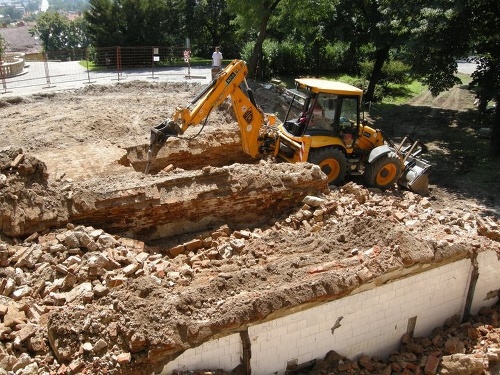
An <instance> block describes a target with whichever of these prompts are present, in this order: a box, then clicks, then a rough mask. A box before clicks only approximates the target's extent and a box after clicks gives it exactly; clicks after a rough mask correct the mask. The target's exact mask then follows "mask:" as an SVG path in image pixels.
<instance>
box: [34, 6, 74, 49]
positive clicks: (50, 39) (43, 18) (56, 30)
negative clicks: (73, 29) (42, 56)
mask: <svg viewBox="0 0 500 375" xmlns="http://www.w3.org/2000/svg"><path fill="white" fill-rule="evenodd" d="M69 27H70V22H69V20H68V19H66V18H65V17H63V16H61V15H60V14H59V13H55V12H45V13H41V14H40V16H39V17H38V18H37V22H36V25H35V26H34V27H33V28H31V29H30V30H29V32H30V34H31V36H35V35H37V36H38V37H39V38H40V40H41V41H42V44H43V48H44V49H45V51H55V50H61V49H65V48H68V30H69Z"/></svg>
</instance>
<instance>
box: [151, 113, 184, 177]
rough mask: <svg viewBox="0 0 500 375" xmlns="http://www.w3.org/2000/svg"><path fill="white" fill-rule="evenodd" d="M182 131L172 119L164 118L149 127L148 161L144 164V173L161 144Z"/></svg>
mask: <svg viewBox="0 0 500 375" xmlns="http://www.w3.org/2000/svg"><path fill="white" fill-rule="evenodd" d="M181 133H182V130H181V128H180V127H179V125H177V124H176V123H175V121H172V120H165V121H163V122H162V123H160V124H158V125H155V126H153V127H151V135H150V138H149V150H148V163H147V164H146V170H145V171H144V173H145V174H149V169H150V167H151V163H152V161H153V160H154V158H156V155H158V152H159V151H160V150H161V148H162V147H163V145H164V144H165V143H166V142H167V140H168V139H169V138H170V137H176V136H178V135H179V134H181Z"/></svg>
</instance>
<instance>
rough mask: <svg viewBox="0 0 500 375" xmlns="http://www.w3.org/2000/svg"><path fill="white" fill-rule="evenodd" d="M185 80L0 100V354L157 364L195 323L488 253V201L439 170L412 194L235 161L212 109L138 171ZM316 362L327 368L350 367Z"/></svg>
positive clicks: (229, 322)
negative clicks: (440, 178)
mask: <svg viewBox="0 0 500 375" xmlns="http://www.w3.org/2000/svg"><path fill="white" fill-rule="evenodd" d="M252 86H253V87H254V93H255V94H256V99H257V102H263V103H265V105H266V108H264V109H265V110H266V111H269V112H280V111H281V110H282V109H283V108H284V107H285V106H286V103H285V102H284V101H283V99H282V98H281V97H280V96H279V95H277V94H278V93H279V91H277V90H276V88H274V87H272V86H271V87H269V88H266V87H264V86H260V85H255V86H254V85H252ZM199 88H200V87H199V86H198V85H191V84H175V85H174V84H156V83H144V82H140V83H139V82H136V83H135V82H128V83H125V84H117V85H114V86H109V87H107V86H98V87H92V86H89V87H87V88H86V89H83V90H76V91H68V92H62V93H54V94H47V95H34V96H30V97H28V98H22V99H8V98H7V99H6V98H4V100H3V103H5V104H3V105H0V110H1V111H2V118H3V120H2V123H0V139H1V140H2V141H1V142H2V143H0V148H1V149H2V152H0V166H1V171H0V192H1V193H2V200H0V209H1V211H0V227H1V228H2V235H3V238H2V243H0V265H1V267H2V268H1V269H0V273H1V276H2V278H1V280H2V281H1V282H0V295H1V296H0V316H1V318H2V321H1V324H0V337H1V340H2V341H1V342H0V363H1V364H2V366H1V367H2V368H5V369H7V371H13V372H16V373H23V374H28V373H34V372H37V371H38V372H41V373H56V372H57V373H60V374H64V373H109V374H142V373H148V372H153V371H158V370H160V369H161V368H162V367H163V365H164V364H165V363H167V362H168V361H169V360H171V359H173V358H175V357H176V356H178V355H179V354H181V353H182V352H183V351H184V350H186V349H187V348H190V347H195V346H197V345H199V344H200V343H202V342H204V341H206V340H209V339H210V338H214V337H218V336H220V335H225V334H228V333H230V332H234V331H236V330H238V328H239V327H243V326H245V325H247V324H250V323H252V322H256V321H258V320H260V319H262V318H265V317H267V316H269V315H270V314H271V313H273V314H274V315H276V316H279V315H280V314H284V313H286V311H287V310H289V309H291V308H298V307H299V306H300V305H302V304H304V303H316V302H320V301H324V300H329V299H335V298H339V297H342V296H344V295H347V294H349V292H351V291H352V290H354V289H355V288H356V287H358V286H359V285H361V284H363V283H365V282H375V281H376V280H377V278H379V277H381V276H383V275H384V274H385V273H387V272H398V271H400V272H402V273H404V272H406V271H405V270H407V269H408V268H409V267H411V266H413V265H418V264H422V265H424V264H425V265H429V264H430V265H437V264H443V263H446V262H451V261H453V260H456V259H463V258H467V257H470V256H471V254H474V253H476V252H477V251H478V249H481V248H488V249H495V250H497V251H498V252H499V253H500V249H499V243H498V237H497V236H498V218H496V217H495V216H489V215H491V211H494V209H495V207H494V205H493V206H488V205H487V202H485V201H484V200H482V199H477V197H474V198H471V199H467V197H465V196H464V195H453V194H451V193H450V190H448V188H447V187H445V188H443V187H441V186H440V185H431V194H430V196H429V197H428V198H424V197H421V196H418V195H415V194H413V193H411V192H408V191H404V190H399V189H396V188H394V189H393V190H388V191H386V192H382V191H378V190H373V189H366V188H364V187H362V186H360V185H358V184H356V182H355V181H351V182H348V183H347V184H346V185H344V186H342V187H339V188H335V187H333V188H331V189H328V188H326V185H325V180H324V176H323V175H322V174H320V173H319V172H318V169H317V167H315V166H312V165H310V164H304V165H299V164H297V165H288V164H274V163H269V162H268V161H260V162H255V161H250V160H248V159H245V157H244V156H242V154H241V151H240V150H239V149H238V147H237V145H238V142H239V139H238V127H237V124H236V123H235V121H234V119H233V117H232V115H231V113H230V112H229V111H227V110H226V109H222V110H217V111H214V113H213V114H212V115H211V116H210V119H209V123H208V124H207V126H206V127H205V129H204V131H203V132H202V133H201V134H200V135H198V136H197V137H196V138H194V139H191V140H172V142H170V140H169V144H168V147H166V149H164V150H162V154H161V155H159V160H160V161H159V162H158V163H159V164H157V165H155V166H154V169H155V172H157V171H158V173H157V174H156V175H154V176H145V175H144V174H143V173H142V170H143V168H144V166H145V155H146V149H147V144H148V142H149V129H150V127H151V126H153V125H155V124H157V123H159V122H160V121H162V120H163V119H164V118H165V117H168V116H169V115H170V113H172V111H173V109H174V108H175V107H176V106H179V105H186V103H188V102H189V100H190V99H191V98H192V97H193V96H194V95H195V93H196V92H197V91H198V90H199ZM259 98H266V99H265V100H259ZM442 102H443V103H446V100H443V101H442ZM412 115H414V113H413V114H412ZM399 120H400V121H399V123H400V124H404V123H405V121H404V119H399ZM441 120H442V119H436V121H437V122H438V123H439V122H440V121H441ZM428 121H430V120H428ZM390 126H392V125H390ZM198 131H199V127H198V128H196V127H195V128H191V129H189V131H188V136H190V135H192V136H195V135H196V134H197V133H198ZM398 131H399V130H398ZM232 163H235V164H232ZM169 164H172V167H171V168H167V169H165V170H164V172H160V171H161V170H162V169H163V168H165V167H167V166H168V165H169ZM431 183H432V178H431ZM193 199H195V202H197V204H189V202H192V201H193ZM162 205H163V206H162ZM165 207H168V210H166V209H165ZM214 217H215V218H216V219H214ZM42 224H43V225H42ZM195 224H196V225H195ZM155 231H156V232H155ZM153 232H155V233H156V235H154V234H152V233H153ZM166 233H168V234H169V236H168V237H167V238H164V235H165V234H166ZM181 233H182V234H183V235H180V234H181ZM174 234H177V235H174ZM492 314H493V313H492ZM488 319H490V318H488ZM491 319H494V318H491ZM488 322H489V323H488V324H496V327H498V322H497V323H494V322H493V320H488ZM492 322H493V323H492ZM473 328H475V329H477V330H481V328H479V327H478V326H474V327H473ZM442 334H443V335H444V334H445V333H442ZM471 335H472V333H471ZM485 335H486V334H484V335H478V337H477V340H476V341H474V343H475V344H472V341H471V345H483V346H484V345H486V344H484V343H483V344H478V342H479V343H480V342H481V340H480V336H481V337H482V336H485ZM469 338H470V337H469ZM463 340H465V339H463ZM437 341H438V340H436V343H437ZM493 341H494V340H493V339H492V340H491V342H493ZM423 342H427V341H425V340H423V339H422V341H416V342H410V341H408V342H407V343H405V344H407V345H410V344H415V345H414V346H413V348H415V347H416V345H424V343H423ZM488 343H490V341H488ZM443 345H444V344H443ZM450 345H451V344H450ZM429 348H431V346H429ZM417 350H418V348H417ZM450 350H451V349H450ZM329 359H331V360H333V361H336V362H335V365H336V366H337V367H330V368H332V369H336V371H337V370H338V371H347V370H349V369H351V370H353V371H356V368H355V367H356V366H358V365H357V364H353V363H350V362H348V361H345V360H344V359H342V360H340V359H339V358H337V356H336V355H334V354H331V355H330V357H329ZM400 359H401V358H399V359H397V358H396V359H394V362H395V363H399V362H398V360H400ZM371 361H372V362H374V363H372V364H371V366H372V367H373V368H377V369H380V368H381V367H382V365H383V364H384V363H382V364H378V363H377V360H375V359H371ZM407 362H410V361H408V360H407ZM413 362H416V363H417V364H418V359H417V358H415V360H414V361H413ZM413 362H412V363H413ZM363 363H364V364H365V365H366V366H370V364H369V361H368V360H364V362H363ZM341 364H342V365H343V367H342V369H341V368H340V367H339V366H340V365H341ZM347 364H348V365H349V366H350V367H346V366H347ZM424 365H425V364H424ZM325 366H326V365H325ZM328 366H330V365H328ZM366 366H365V368H367V367H366ZM394 366H395V367H392V369H393V371H403V369H399V370H398V368H397V366H396V365H394ZM385 367H387V364H385ZM385 367H384V368H385Z"/></svg>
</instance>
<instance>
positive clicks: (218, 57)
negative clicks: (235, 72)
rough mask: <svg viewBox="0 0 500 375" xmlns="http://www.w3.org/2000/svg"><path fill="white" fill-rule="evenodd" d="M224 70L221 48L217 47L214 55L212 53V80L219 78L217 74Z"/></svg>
mask: <svg viewBox="0 0 500 375" xmlns="http://www.w3.org/2000/svg"><path fill="white" fill-rule="evenodd" d="M221 70H222V53H221V52H220V48H219V47H215V51H214V53H212V80H214V79H215V77H217V74H219V73H220V71H221Z"/></svg>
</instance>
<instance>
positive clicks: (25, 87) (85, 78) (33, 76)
mask: <svg viewBox="0 0 500 375" xmlns="http://www.w3.org/2000/svg"><path fill="white" fill-rule="evenodd" d="M132 80H147V81H151V82H180V81H186V82H188V81H189V82H200V83H202V84H208V83H209V82H210V80H211V72H210V67H191V68H190V69H188V68H187V67H184V68H178V67H167V68H158V67H154V68H153V67H152V68H151V69H146V68H142V69H127V70H124V71H122V72H120V73H118V72H117V71H116V70H100V71H88V70H87V69H86V68H85V67H83V66H82V65H80V63H79V62H78V61H64V62H57V61H49V62H47V63H44V62H27V63H26V65H25V68H24V71H23V73H22V74H20V75H17V76H15V77H10V78H6V79H5V81H4V82H2V81H0V99H1V98H2V97H4V96H6V95H16V96H18V95H29V94H35V93H39V92H53V91H60V90H67V89H78V88H82V87H84V86H85V85H88V84H101V85H107V84H114V83H117V82H122V81H132Z"/></svg>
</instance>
